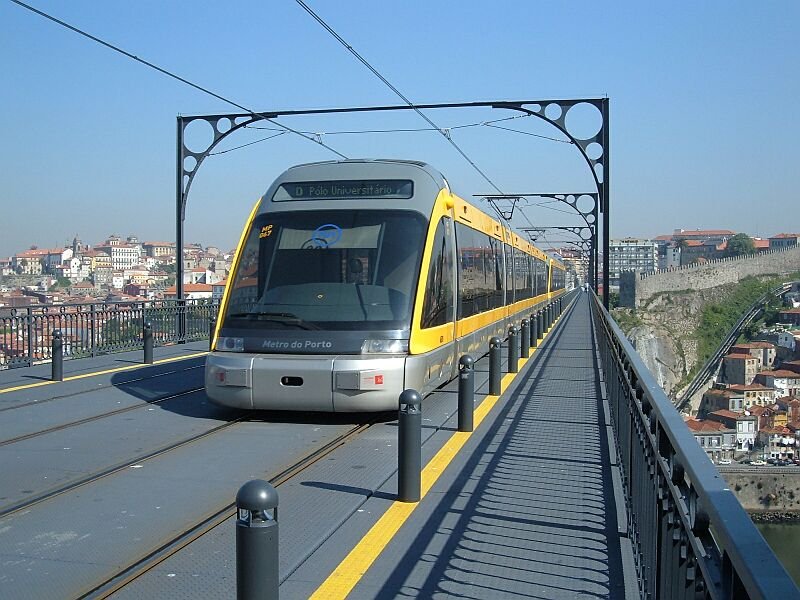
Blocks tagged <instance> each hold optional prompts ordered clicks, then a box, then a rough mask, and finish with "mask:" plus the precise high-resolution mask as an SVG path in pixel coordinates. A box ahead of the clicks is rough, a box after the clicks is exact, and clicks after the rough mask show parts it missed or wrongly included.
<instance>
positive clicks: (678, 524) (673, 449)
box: [592, 296, 798, 600]
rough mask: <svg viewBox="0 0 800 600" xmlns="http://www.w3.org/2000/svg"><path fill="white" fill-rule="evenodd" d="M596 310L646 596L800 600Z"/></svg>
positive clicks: (618, 334) (620, 337) (596, 305)
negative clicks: (792, 599) (793, 599)
mask: <svg viewBox="0 0 800 600" xmlns="http://www.w3.org/2000/svg"><path fill="white" fill-rule="evenodd" d="M592 311H593V316H594V325H595V331H596V335H597V342H598V348H599V352H600V357H601V360H602V366H603V371H604V375H605V385H606V390H607V393H608V402H609V406H610V410H611V418H612V422H613V428H614V435H615V439H616V443H617V450H618V452H619V456H620V463H621V466H622V472H623V485H624V487H625V494H626V504H627V514H628V524H627V525H628V533H629V536H630V539H631V542H632V545H633V549H634V554H635V556H636V561H637V575H638V578H639V589H640V590H641V591H642V595H643V597H646V598H653V599H659V600H661V599H671V598H713V599H717V598H725V599H728V598H730V599H733V598H736V599H739V598H752V599H762V598H763V599H767V598H797V597H798V588H797V586H796V585H795V584H794V583H793V581H792V580H791V578H790V577H789V575H788V574H787V573H786V570H785V569H784V568H783V566H782V565H781V563H780V562H779V560H778V559H777V557H776V556H775V555H774V553H773V552H772V550H771V549H770V547H769V546H768V545H767V543H766V542H765V541H764V538H763V537H762V536H761V534H760V533H759V532H758V530H757V529H756V527H755V525H753V522H752V521H751V520H750V517H749V516H748V515H747V513H746V512H745V511H744V509H743V508H742V506H741V504H740V503H739V501H738V500H737V499H736V497H735V496H734V495H733V492H731V491H730V489H729V488H728V485H727V484H726V482H725V480H724V479H723V478H722V476H721V475H720V474H719V472H718V471H717V469H716V467H715V466H714V465H713V464H712V463H711V461H710V460H709V459H708V457H707V456H706V454H705V452H704V451H703V449H702V448H700V445H699V444H698V443H697V441H695V439H694V436H693V435H692V434H691V432H690V431H689V429H688V427H687V426H686V424H685V423H684V422H683V419H682V418H681V416H680V414H679V413H678V412H677V411H676V410H675V407H674V406H673V405H672V403H671V402H670V400H669V398H667V396H666V394H665V393H664V391H663V390H662V389H661V388H660V387H659V386H658V384H657V383H656V381H655V380H654V379H653V377H652V375H651V374H650V371H649V370H648V369H647V367H646V366H645V365H644V363H643V362H642V361H641V359H640V358H639V355H638V354H637V352H636V350H635V349H634V348H633V346H632V345H631V344H630V342H629V341H628V340H627V338H626V337H625V335H624V334H623V333H622V330H620V328H619V327H618V326H617V324H616V323H615V322H614V320H613V319H612V318H611V317H610V315H609V314H608V312H607V311H606V310H605V309H604V308H603V306H602V303H601V302H600V301H599V300H598V298H597V297H596V296H593V302H592Z"/></svg>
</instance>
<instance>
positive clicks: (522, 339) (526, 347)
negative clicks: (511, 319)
mask: <svg viewBox="0 0 800 600" xmlns="http://www.w3.org/2000/svg"><path fill="white" fill-rule="evenodd" d="M519 344H520V346H519V355H520V356H521V357H522V358H528V357H529V356H530V355H531V334H530V332H529V327H528V319H522V323H521V324H520V328H519Z"/></svg>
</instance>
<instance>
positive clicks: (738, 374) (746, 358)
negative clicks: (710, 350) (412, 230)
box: [722, 353, 769, 385]
mask: <svg viewBox="0 0 800 600" xmlns="http://www.w3.org/2000/svg"><path fill="white" fill-rule="evenodd" d="M722 372H723V381H724V382H725V383H738V384H741V385H746V384H748V383H750V382H752V381H753V378H754V377H755V376H756V374H757V373H758V359H757V358H753V357H752V356H751V355H750V354H749V353H747V354H728V355H726V356H723V357H722ZM767 385H769V384H767Z"/></svg>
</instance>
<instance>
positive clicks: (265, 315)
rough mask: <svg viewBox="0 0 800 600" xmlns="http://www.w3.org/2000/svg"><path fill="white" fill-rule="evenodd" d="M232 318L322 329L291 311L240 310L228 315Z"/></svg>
mask: <svg viewBox="0 0 800 600" xmlns="http://www.w3.org/2000/svg"><path fill="white" fill-rule="evenodd" d="M228 316H229V317H230V318H232V319H252V320H254V321H274V322H275V323H283V324H286V325H294V326H295V327H299V328H300V329H308V330H314V329H320V328H319V327H317V326H316V325H314V324H313V323H309V322H308V321H304V320H303V319H301V318H300V317H298V316H297V315H295V314H293V313H289V312H263V311H256V312H240V313H233V314H231V315H228Z"/></svg>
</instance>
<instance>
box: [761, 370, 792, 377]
mask: <svg viewBox="0 0 800 600" xmlns="http://www.w3.org/2000/svg"><path fill="white" fill-rule="evenodd" d="M759 375H761V373H759ZM764 375H767V376H772V377H780V378H782V379H800V373H795V372H794V371H789V370H788V369H776V370H774V371H764Z"/></svg>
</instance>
